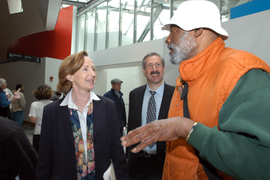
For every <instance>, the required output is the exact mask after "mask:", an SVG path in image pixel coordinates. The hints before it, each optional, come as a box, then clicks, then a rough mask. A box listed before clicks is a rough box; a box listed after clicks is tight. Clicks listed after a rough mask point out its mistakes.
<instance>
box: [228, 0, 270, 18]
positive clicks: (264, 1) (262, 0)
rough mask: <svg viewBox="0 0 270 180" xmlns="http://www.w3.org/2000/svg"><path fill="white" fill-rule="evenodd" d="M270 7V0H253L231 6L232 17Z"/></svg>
mask: <svg viewBox="0 0 270 180" xmlns="http://www.w3.org/2000/svg"><path fill="white" fill-rule="evenodd" d="M268 9H270V0H253V1H250V2H247V3H245V4H241V5H239V6H236V7H234V8H231V19H234V18H238V17H241V16H246V15H249V14H254V13H257V12H260V11H265V10H268Z"/></svg>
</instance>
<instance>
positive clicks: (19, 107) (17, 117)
mask: <svg viewBox="0 0 270 180" xmlns="http://www.w3.org/2000/svg"><path fill="white" fill-rule="evenodd" d="M23 90H24V87H23V85H22V84H17V85H16V90H13V91H12V93H13V94H16V93H18V94H19V95H18V98H16V100H15V101H14V102H12V103H11V108H10V119H11V120H13V121H15V122H17V123H18V124H19V125H21V126H22V125H23V114H24V111H23V110H24V109H25V105H26V101H25V98H24V95H23Z"/></svg>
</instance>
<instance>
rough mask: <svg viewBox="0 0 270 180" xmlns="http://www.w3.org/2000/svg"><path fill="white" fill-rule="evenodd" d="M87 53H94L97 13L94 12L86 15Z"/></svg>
mask: <svg viewBox="0 0 270 180" xmlns="http://www.w3.org/2000/svg"><path fill="white" fill-rule="evenodd" d="M86 17H87V19H86V31H87V32H86V38H85V41H86V48H85V49H86V51H87V52H91V51H94V50H95V49H94V47H95V46H94V43H95V11H94V10H92V11H91V12H88V13H87V15H86Z"/></svg>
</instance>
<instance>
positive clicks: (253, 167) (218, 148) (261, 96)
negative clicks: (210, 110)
mask: <svg viewBox="0 0 270 180" xmlns="http://www.w3.org/2000/svg"><path fill="white" fill-rule="evenodd" d="M218 121H219V122H218V124H219V128H220V130H218V128H217V127H216V126H215V127H213V128H209V127H207V126H204V125H203V124H201V123H198V124H197V125H196V126H195V127H194V130H193V132H192V133H191V135H190V138H189V139H188V143H189V144H190V145H192V146H193V147H194V148H195V149H197V150H198V151H199V155H200V156H201V157H202V158H204V159H206V160H208V161H209V162H210V163H211V164H212V165H213V166H214V167H216V168H217V169H219V170H220V171H222V172H224V173H225V174H228V175H229V176H231V177H234V178H236V179H245V180H246V179H252V180H257V179H270V75H269V74H268V73H267V72H265V71H263V70H260V69H253V70H250V71H249V72H247V73H246V74H245V75H243V76H242V77H241V78H240V80H239V81H238V83H237V84H236V86H235V87H234V89H233V91H232V92H231V94H230V95H229V97H228V98H227V99H226V101H225V103H224V104H223V106H222V108H221V110H220V112H219V120H218Z"/></svg>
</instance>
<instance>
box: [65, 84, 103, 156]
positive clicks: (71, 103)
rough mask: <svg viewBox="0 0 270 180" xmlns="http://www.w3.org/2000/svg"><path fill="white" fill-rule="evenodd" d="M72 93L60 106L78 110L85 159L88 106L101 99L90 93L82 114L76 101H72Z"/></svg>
mask: <svg viewBox="0 0 270 180" xmlns="http://www.w3.org/2000/svg"><path fill="white" fill-rule="evenodd" d="M72 92H73V89H71V91H70V92H69V93H68V94H67V95H66V97H65V99H64V100H63V102H62V103H61V104H60V106H68V108H71V109H75V110H77V113H78V116H79V121H80V126H81V130H82V137H83V144H84V151H85V157H87V132H86V127H87V117H86V116H87V110H88V106H89V105H90V103H91V102H92V101H93V100H96V101H99V100H100V99H99V97H98V96H97V95H96V94H95V93H94V92H91V91H90V98H89V100H88V102H87V104H86V105H85V107H84V109H83V113H81V111H79V108H78V107H77V106H76V104H75V103H74V101H73V99H72Z"/></svg>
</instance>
